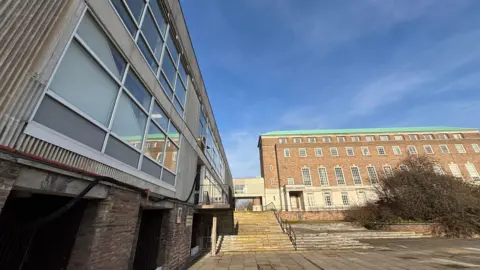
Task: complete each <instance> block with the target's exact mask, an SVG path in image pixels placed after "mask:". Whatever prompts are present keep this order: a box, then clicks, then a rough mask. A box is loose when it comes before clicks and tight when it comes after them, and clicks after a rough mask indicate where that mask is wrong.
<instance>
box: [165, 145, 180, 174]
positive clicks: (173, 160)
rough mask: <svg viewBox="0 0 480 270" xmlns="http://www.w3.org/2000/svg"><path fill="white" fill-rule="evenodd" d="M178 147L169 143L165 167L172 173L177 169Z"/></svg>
mask: <svg viewBox="0 0 480 270" xmlns="http://www.w3.org/2000/svg"><path fill="white" fill-rule="evenodd" d="M177 153H178V147H177V146H176V145H175V144H174V143H172V142H171V141H170V140H168V142H167V150H166V151H165V161H164V166H165V167H166V168H168V169H169V170H170V171H172V172H175V170H176V167H177Z"/></svg>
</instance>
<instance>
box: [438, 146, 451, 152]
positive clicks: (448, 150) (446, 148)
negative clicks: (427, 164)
mask: <svg viewBox="0 0 480 270" xmlns="http://www.w3.org/2000/svg"><path fill="white" fill-rule="evenodd" d="M439 147H440V151H442V153H444V154H449V153H450V149H448V145H446V144H440V145H439ZM443 147H445V148H443ZM445 150H446V151H445Z"/></svg>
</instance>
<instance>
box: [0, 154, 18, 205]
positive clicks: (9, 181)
mask: <svg viewBox="0 0 480 270" xmlns="http://www.w3.org/2000/svg"><path fill="white" fill-rule="evenodd" d="M19 174H20V167H19V166H17V165H15V164H14V163H12V162H8V161H0V213H2V209H3V206H4V205H5V202H6V201H7V198H8V195H9V194H10V191H11V190H12V187H13V183H15V180H16V179H17V177H18V175H19Z"/></svg>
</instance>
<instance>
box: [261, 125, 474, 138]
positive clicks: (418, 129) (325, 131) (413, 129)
mask: <svg viewBox="0 0 480 270" xmlns="http://www.w3.org/2000/svg"><path fill="white" fill-rule="evenodd" d="M476 130H478V128H459V127H403V128H358V129H316V130H284V131H271V132H267V133H263V134H261V135H260V136H286V135H322V134H354V133H395V132H438V131H476Z"/></svg>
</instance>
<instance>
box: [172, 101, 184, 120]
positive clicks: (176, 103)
mask: <svg viewBox="0 0 480 270" xmlns="http://www.w3.org/2000/svg"><path fill="white" fill-rule="evenodd" d="M173 105H175V109H177V112H178V114H180V116H181V117H182V118H183V108H182V106H181V105H180V102H178V100H177V99H176V98H175V99H174V100H173Z"/></svg>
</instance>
